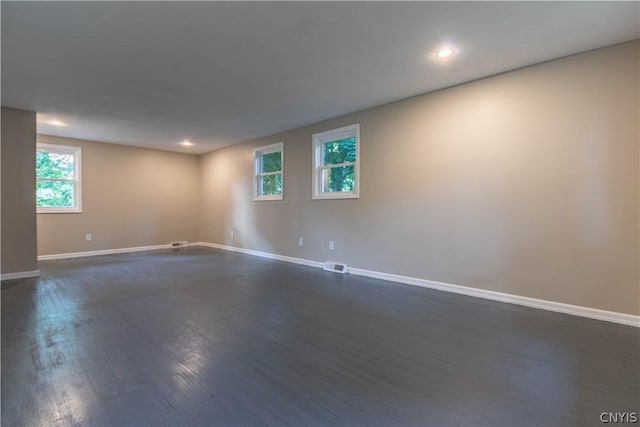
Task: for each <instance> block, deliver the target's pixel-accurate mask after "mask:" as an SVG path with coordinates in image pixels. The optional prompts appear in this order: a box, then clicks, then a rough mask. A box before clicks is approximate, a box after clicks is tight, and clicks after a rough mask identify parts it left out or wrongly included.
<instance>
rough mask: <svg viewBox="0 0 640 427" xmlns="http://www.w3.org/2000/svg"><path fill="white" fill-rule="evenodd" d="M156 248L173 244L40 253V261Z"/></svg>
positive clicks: (169, 247)
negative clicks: (49, 253) (64, 252)
mask: <svg viewBox="0 0 640 427" xmlns="http://www.w3.org/2000/svg"><path fill="white" fill-rule="evenodd" d="M188 246H193V245H191V244H190V245H188ZM155 249H171V244H166V245H153V246H136V247H133V248H118V249H104V250H100V251H87V252H69V253H66V254H52V255H39V256H38V261H48V260H52V259H67V258H82V257H87V256H98V255H112V254H124V253H129V252H142V251H152V250H155ZM177 249H179V248H177Z"/></svg>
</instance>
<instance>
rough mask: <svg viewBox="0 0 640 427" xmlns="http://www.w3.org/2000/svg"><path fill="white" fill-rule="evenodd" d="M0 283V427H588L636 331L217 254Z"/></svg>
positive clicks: (153, 256) (186, 253) (618, 406)
mask: <svg viewBox="0 0 640 427" xmlns="http://www.w3.org/2000/svg"><path fill="white" fill-rule="evenodd" d="M40 267H41V272H42V277H41V278H40V279H29V280H22V281H14V282H4V284H3V290H2V425H6V426H14V425H15V426H49V425H55V426H63V425H91V426H99V425H108V424H112V425H243V426H253V425H256V426H262V425H288V426H312V425H342V426H358V425H388V426H399V425H411V426H422V425H437V426H454V425H455V426H458V425H473V426H476V425H491V426H493V425H496V426H497V425H503V426H515V425H545V426H549V425H581V426H582V425H601V423H600V419H599V414H600V413H601V412H603V411H606V412H609V411H612V412H613V411H638V410H639V409H640V408H639V407H640V404H639V403H638V402H640V338H639V330H638V329H637V328H633V327H626V326H620V325H614V324H611V323H606V322H599V321H595V320H588V319H581V318H577V317H572V316H566V315H561V314H556V313H550V312H545V311H540V310H535V309H529V308H524V307H519V306H515V305H509V304H503V303H497V302H491V301H485V300H482V299H476V298H470V297H465V296H460V295H455V294H447V293H444V292H438V291H433V290H428V289H423V288H418V287H411V286H405V285H398V284H394V283H390V282H384V281H380V280H374V279H368V278H363V277H356V276H342V275H339V274H334V273H328V272H323V271H321V270H317V269H313V268H308V267H303V266H297V265H293V264H287V263H281V262H277V261H270V260H264V259H260V258H254V257H250V256H245V255H240V254H233V253H225V252H221V251H216V250H211V249H204V248H190V249H188V250H182V251H180V252H171V251H169V250H167V251H156V252H147V253H137V254H127V255H114V256H102V257H94V258H85V259H75V260H61V261H49V262H42V263H41V265H40Z"/></svg>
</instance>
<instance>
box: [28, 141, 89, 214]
mask: <svg viewBox="0 0 640 427" xmlns="http://www.w3.org/2000/svg"><path fill="white" fill-rule="evenodd" d="M36 151H43V152H47V153H59V154H71V155H72V156H73V167H74V170H73V179H48V178H38V176H37V173H36V182H37V181H38V180H44V181H72V182H73V183H74V185H73V201H74V203H75V204H74V206H71V207H46V206H42V207H38V208H37V213H80V212H82V147H71V146H67V145H54V144H44V143H40V142H38V143H37V144H36ZM34 190H35V189H34Z"/></svg>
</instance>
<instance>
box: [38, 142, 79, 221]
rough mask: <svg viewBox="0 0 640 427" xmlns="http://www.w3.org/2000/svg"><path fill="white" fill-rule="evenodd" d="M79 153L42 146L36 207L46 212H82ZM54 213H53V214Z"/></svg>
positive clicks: (74, 149)
mask: <svg viewBox="0 0 640 427" xmlns="http://www.w3.org/2000/svg"><path fill="white" fill-rule="evenodd" d="M77 153H79V149H78V148H76V147H57V148H56V146H50V145H45V144H38V150H37V151H36V206H37V207H38V208H40V209H43V208H44V209H46V208H52V209H53V208H68V209H77V208H79V206H78V203H77V200H76V194H77V188H76V186H77V185H78V184H77V181H76V180H77V177H76V174H77V167H76V166H77V165H76V162H77V161H78V160H79V159H78V157H77V156H78V154H77ZM52 211H53V210H52Z"/></svg>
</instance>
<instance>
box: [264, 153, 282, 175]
mask: <svg viewBox="0 0 640 427" xmlns="http://www.w3.org/2000/svg"><path fill="white" fill-rule="evenodd" d="M281 170H282V152H281V151H276V152H275V153H269V154H263V155H262V172H263V173H266V172H278V171H281Z"/></svg>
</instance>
